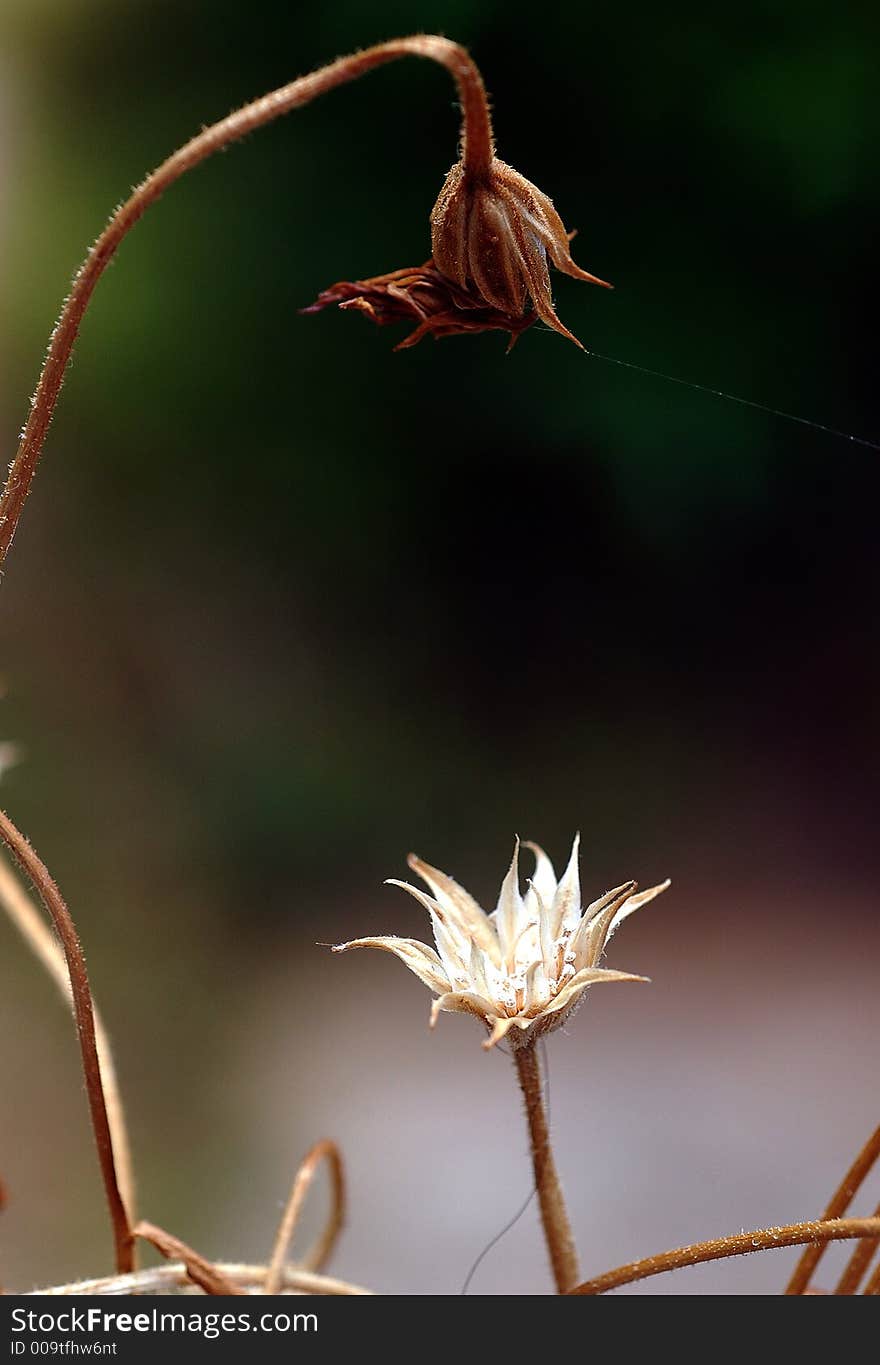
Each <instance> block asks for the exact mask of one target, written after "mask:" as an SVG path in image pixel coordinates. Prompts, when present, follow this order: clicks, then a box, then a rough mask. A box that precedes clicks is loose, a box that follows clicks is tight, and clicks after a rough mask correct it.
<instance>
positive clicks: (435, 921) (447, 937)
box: [386, 877, 471, 984]
mask: <svg viewBox="0 0 880 1365" xmlns="http://www.w3.org/2000/svg"><path fill="white" fill-rule="evenodd" d="M386 886H399V887H401V888H402V889H403V890H404V891H408V892H409V894H410V895H411V896H413V897H414V898H415V900H417V901H418V902H419V904H420V905H423V906H424V907H425V909H426V910H427V912H428V914H429V915H430V916H431V928H432V929H433V930H434V942H435V943H436V944H437V951H438V953H439V954H440V959H441V961H442V963H443V966H444V967H445V968H446V972H447V974H448V976H449V979H450V981H451V982H452V983H453V984H455V982H456V981H461V982H462V983H464V982H466V981H467V961H468V958H469V957H470V951H471V948H470V942H469V941H468V940H467V939H466V938H464V936H463V935H462V934H461V932H460V930H459V929H458V926H457V925H453V924H452V923H451V921H450V920H449V918H448V916H447V915H445V914H444V912H443V910H442V909H441V907H440V906H439V905H438V904H437V902H436V901H435V900H434V898H433V896H429V895H428V894H427V893H426V892H425V891H420V890H419V888H418V887H417V886H411V885H410V884H409V882H399V881H398V880H397V878H396V877H389V878H388V879H387V881H386Z"/></svg>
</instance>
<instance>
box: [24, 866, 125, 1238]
mask: <svg viewBox="0 0 880 1365" xmlns="http://www.w3.org/2000/svg"><path fill="white" fill-rule="evenodd" d="M0 906H2V908H3V909H4V910H5V911H6V913H7V915H8V916H9V918H10V920H11V921H12V923H13V924H14V925H15V927H16V929H17V930H18V931H19V933H20V934H21V936H22V938H23V939H24V941H25V943H27V945H28V947H29V948H30V949H31V951H32V952H33V954H34V956H35V957H36V958H38V959H39V961H40V962H41V963H42V964H43V966H44V967H45V969H46V971H47V972H48V974H49V976H50V977H51V978H52V980H53V981H54V982H55V985H56V986H57V987H58V990H59V991H60V992H61V994H62V995H63V996H64V999H65V1000H66V1001H67V1003H68V1005H69V1006H70V1008H71V1009H73V1008H74V1005H73V992H72V991H71V987H70V977H69V975H68V972H67V962H66V960H65V957H64V951H63V949H62V948H61V946H60V944H59V942H58V940H57V939H56V938H55V936H54V935H53V934H52V932H51V931H50V929H49V927H48V925H47V924H46V922H45V920H44V919H43V918H42V916H41V915H40V912H39V911H38V910H37V907H36V906H35V905H34V903H33V901H32V900H31V898H30V896H29V895H28V894H27V892H26V891H25V889H24V887H23V886H22V885H21V883H20V882H19V880H18V878H17V877H16V876H15V874H14V872H12V871H11V869H10V868H9V867H7V865H6V863H5V862H3V861H0ZM92 1011H93V1014H94V1020H95V1046H96V1047H97V1049H98V1060H99V1062H100V1066H101V1080H102V1081H103V1085H104V1100H105V1102H106V1105H107V1122H108V1123H109V1125H110V1134H111V1138H112V1142H113V1155H114V1158H115V1162H116V1178H117V1180H118V1182H119V1193H120V1197H121V1199H122V1202H123V1204H124V1205H125V1209H126V1213H127V1214H128V1220H129V1223H134V1221H135V1218H136V1213H135V1209H136V1197H135V1182H134V1166H133V1164H132V1159H131V1144H130V1142H129V1137H128V1126H127V1124H126V1121H125V1109H124V1107H123V1103H122V1095H121V1093H120V1090H119V1082H118V1078H117V1075H116V1064H115V1062H114V1060H113V1049H112V1047H111V1045H110V1038H109V1036H108V1034H107V1030H106V1029H105V1027H104V1024H103V1022H102V1019H101V1015H100V1012H99V1010H98V1006H97V1004H96V1003H95V1000H94V997H93V999H92Z"/></svg>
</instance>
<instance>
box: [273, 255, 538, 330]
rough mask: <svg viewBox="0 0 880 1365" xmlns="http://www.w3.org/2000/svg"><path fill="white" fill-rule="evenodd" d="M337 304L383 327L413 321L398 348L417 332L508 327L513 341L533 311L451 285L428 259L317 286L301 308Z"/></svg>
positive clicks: (314, 310) (317, 309)
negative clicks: (515, 313)
mask: <svg viewBox="0 0 880 1365" xmlns="http://www.w3.org/2000/svg"><path fill="white" fill-rule="evenodd" d="M332 304H338V305H339V307H340V308H341V309H343V310H344V311H348V310H349V309H352V310H354V311H356V312H359V313H363V314H364V316H365V317H367V318H369V319H370V321H371V322H375V323H376V324H377V325H378V326H379V327H385V326H387V324H388V323H391V322H410V321H411V322H415V323H416V328H415V331H413V332H410V334H409V336H407V337H405V338H404V339H403V341H401V342H399V343H398V344H397V345H396V346H395V348H394V349H395V351H404V350H406V349H407V347H409V346H415V345H417V344H418V342H420V341H421V340H422V337H425V336H429V335H430V336H433V337H434V339H435V340H438V339H439V338H440V337H445V336H455V335H457V334H459V333H464V332H489V331H498V332H509V333H510V345H509V346H508V348H507V349H508V350H510V348H511V347H512V346H513V344H514V342H515V341H516V339H517V337H518V336H519V334H520V332H524V331H525V330H526V328H527V327H530V326H531V325H532V323H533V322H534V321H535V318H536V316H537V315H536V314H535V313H529V314H526V315H524V316H520V317H512V316H510V315H509V314H507V313H504V312H502V311H500V310H499V309H497V308H493V307H491V306H490V305H488V304H487V303H486V301H485V299H484V298H482V297H480V296H479V295H476V294H474V293H473V291H472V290H468V289H465V288H462V287H460V286H459V285H457V284H454V283H453V282H452V280H448V279H447V278H446V277H445V276H444V275H441V274H440V271H439V270H437V269H436V267H435V266H434V262H433V261H426V262H425V264H424V265H421V266H413V267H411V268H407V269H405V270H392V271H391V273H390V274H388V275H375V276H374V277H373V278H372V279H369V280H340V281H339V283H338V284H334V285H331V286H330V288H329V289H325V290H323V292H322V293H320V294H319V295H318V297H317V299H316V300H315V302H314V303H312V304H310V305H309V307H308V308H303V309H301V310H300V311H301V312H303V313H319V312H320V311H321V309H322V308H329V307H330V306H331V305H332Z"/></svg>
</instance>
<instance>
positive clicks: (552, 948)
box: [530, 883, 559, 985]
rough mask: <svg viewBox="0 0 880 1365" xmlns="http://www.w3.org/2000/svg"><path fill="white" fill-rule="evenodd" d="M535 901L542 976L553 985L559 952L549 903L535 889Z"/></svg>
mask: <svg viewBox="0 0 880 1365" xmlns="http://www.w3.org/2000/svg"><path fill="white" fill-rule="evenodd" d="M530 885H531V883H530ZM535 899H536V900H537V902H538V942H539V944H540V948H541V960H542V963H543V967H544V975H545V977H546V979H547V981H548V982H550V981H552V982H553V984H554V985H555V984H556V960H557V958H558V956H559V951H558V944H557V942H556V939H555V938H554V937H553V929H552V924H551V915H550V907H549V902H548V901H545V900H544V897H543V896H542V895H541V893H540V891H538V890H537V888H536V889H535Z"/></svg>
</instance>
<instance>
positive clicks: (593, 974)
mask: <svg viewBox="0 0 880 1365" xmlns="http://www.w3.org/2000/svg"><path fill="white" fill-rule="evenodd" d="M649 980H650V977H647V976H633V975H632V973H631V972H615V971H612V970H611V969H610V968H608V967H584V968H583V970H582V971H579V972H576V973H575V975H574V976H573V977H572V978H571V980H570V981H569V982H567V983H566V985H564V986H563V988H562V990H561V991H560V992H559V994H558V995H554V997H553V999H552V1000H551V1001H550V1004H549V1005H547V1006H546V1007H545V1009H544V1010H542V1016H543V1015H545V1014H557V1013H558V1012H559V1011H560V1010H564V1009H565V1008H566V1007H567V1006H568V1005H571V1004H573V1003H574V1001H575V1000H576V999H577V997H578V996H579V995H581V994H583V992H584V991H585V990H586V989H587V988H588V987H589V986H599V985H601V984H602V982H604V981H649Z"/></svg>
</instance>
